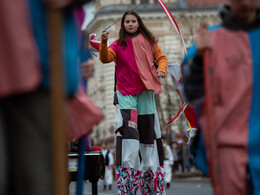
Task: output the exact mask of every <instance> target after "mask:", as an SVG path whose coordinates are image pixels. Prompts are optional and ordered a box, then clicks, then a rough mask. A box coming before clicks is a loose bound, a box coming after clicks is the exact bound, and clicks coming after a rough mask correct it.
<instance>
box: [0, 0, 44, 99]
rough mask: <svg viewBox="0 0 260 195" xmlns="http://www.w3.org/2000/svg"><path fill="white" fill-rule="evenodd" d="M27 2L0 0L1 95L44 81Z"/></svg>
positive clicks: (21, 91)
mask: <svg viewBox="0 0 260 195" xmlns="http://www.w3.org/2000/svg"><path fill="white" fill-rule="evenodd" d="M26 5H27V4H26V3H25V2H24V1H17V2H15V3H14V2H13V1H0V26H1V31H0V43H1V44H0V86H1V87H0V97H4V96H9V95H13V94H18V93H24V92H29V91H32V90H34V89H36V88H37V87H38V86H39V83H40V81H41V72H40V66H39V60H38V59H37V56H38V54H37V47H36V43H35V41H34V36H33V33H32V29H31V24H30V18H29V15H28V13H29V11H28V10H27V7H26Z"/></svg>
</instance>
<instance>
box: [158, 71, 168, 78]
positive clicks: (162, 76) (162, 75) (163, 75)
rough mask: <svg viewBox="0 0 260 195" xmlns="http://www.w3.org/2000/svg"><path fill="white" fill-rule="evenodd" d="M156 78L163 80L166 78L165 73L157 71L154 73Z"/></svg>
mask: <svg viewBox="0 0 260 195" xmlns="http://www.w3.org/2000/svg"><path fill="white" fill-rule="evenodd" d="M156 76H157V77H159V78H165V77H166V73H164V72H162V71H159V72H157V73H156Z"/></svg>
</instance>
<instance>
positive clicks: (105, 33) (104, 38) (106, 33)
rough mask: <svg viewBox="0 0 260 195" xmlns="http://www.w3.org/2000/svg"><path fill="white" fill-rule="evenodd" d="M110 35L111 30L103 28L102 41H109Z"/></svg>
mask: <svg viewBox="0 0 260 195" xmlns="http://www.w3.org/2000/svg"><path fill="white" fill-rule="evenodd" d="M108 35H109V32H107V31H106V30H102V33H101V40H102V42H106V41H107V39H108Z"/></svg>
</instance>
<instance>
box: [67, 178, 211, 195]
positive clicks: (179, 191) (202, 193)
mask: <svg viewBox="0 0 260 195" xmlns="http://www.w3.org/2000/svg"><path fill="white" fill-rule="evenodd" d="M166 193H167V194H168V195H190V194H192V195H213V191H212V188H211V185H210V183H209V181H208V180H204V179H186V180H177V181H173V182H172V183H171V186H170V188H169V189H166ZM91 194H92V192H91V183H89V182H85V185H84V193H83V195H91ZM116 194H117V190H116V182H115V181H114V183H113V187H112V190H106V191H104V190H103V186H102V185H99V186H98V195H116ZM140 194H141V193H140V191H138V193H137V195H140ZM70 195H76V183H75V182H72V183H71V184H70Z"/></svg>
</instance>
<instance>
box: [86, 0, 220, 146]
mask: <svg viewBox="0 0 260 195" xmlns="http://www.w3.org/2000/svg"><path fill="white" fill-rule="evenodd" d="M224 1H225V0H164V3H165V4H166V5H167V7H168V8H169V10H170V11H171V13H172V15H173V16H174V18H175V20H176V21H177V23H178V25H179V28H180V31H181V32H182V34H183V38H184V40H185V43H186V46H187V48H188V47H189V46H190V44H191V42H192V40H193V34H194V32H195V30H196V28H197V27H198V25H199V22H201V21H202V20H205V21H207V22H208V23H209V25H212V24H215V23H218V22H219V16H218V12H217V11H218V6H219V4H220V3H222V2H224ZM142 3H143V4H142ZM140 4H142V5H141V6H139V7H138V8H137V9H135V8H136V7H137V6H138V5H140ZM90 7H91V8H88V9H87V16H89V18H91V21H90V22H89V23H88V26H87V27H86V28H85V29H84V30H85V32H86V33H87V34H89V33H96V34H97V37H96V39H97V40H99V41H100V34H101V31H102V30H103V29H105V28H107V27H108V26H111V27H110V28H109V32H110V35H109V42H110V43H112V42H113V41H114V40H115V39H117V37H118V32H119V29H120V22H121V21H118V20H119V19H120V18H121V17H122V15H123V13H124V12H125V11H126V10H129V9H135V11H136V12H137V13H138V14H139V15H140V16H141V18H142V19H143V22H144V23H145V24H146V26H147V27H148V28H149V29H150V30H151V32H153V34H154V35H155V36H156V37H158V38H159V45H160V47H161V49H162V51H163V52H164V53H165V54H166V56H167V58H168V60H169V63H178V64H180V63H181V60H182V58H183V56H184V49H183V45H182V43H181V40H180V39H179V37H178V35H177V33H176V32H175V30H174V28H173V26H172V24H171V23H170V21H169V19H168V18H167V16H166V15H165V13H164V11H163V10H162V8H161V7H160V5H159V4H158V1H157V0H96V1H93V3H92V5H91V6H90ZM91 15H92V16H91ZM95 61H96V66H95V76H94V78H92V79H91V80H90V81H89V86H88V93H89V96H90V98H91V99H92V100H93V101H94V102H95V103H96V105H98V106H99V107H100V108H101V109H102V111H103V112H104V114H105V120H104V121H103V122H102V123H101V124H100V125H98V126H97V127H96V128H95V130H94V131H93V133H92V134H91V135H90V137H91V140H92V142H93V144H99V143H100V141H101V140H107V141H108V142H110V146H112V145H113V140H114V133H113V132H114V123H115V121H114V118H115V116H114V115H115V107H114V105H113V95H114V72H115V64H114V63H109V64H102V63H101V62H100V61H99V58H98V57H96V58H95ZM161 81H162V86H163V93H162V94H160V95H156V103H157V109H158V114H159V119H160V123H161V124H160V125H161V130H162V133H163V134H166V133H167V134H170V135H171V141H173V139H176V137H177V138H178V136H179V135H183V134H185V131H186V129H187V125H186V119H185V116H184V115H182V116H181V117H180V118H179V119H178V120H177V121H176V122H175V123H174V124H172V125H171V126H170V131H169V132H165V130H164V127H165V125H166V124H167V122H168V121H169V120H170V119H172V118H173V117H174V116H175V115H176V114H177V112H178V111H179V109H180V108H181V100H180V97H179V96H178V94H177V93H176V91H175V88H174V85H173V82H172V79H171V75H170V74H169V73H168V75H167V78H166V79H161Z"/></svg>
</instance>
